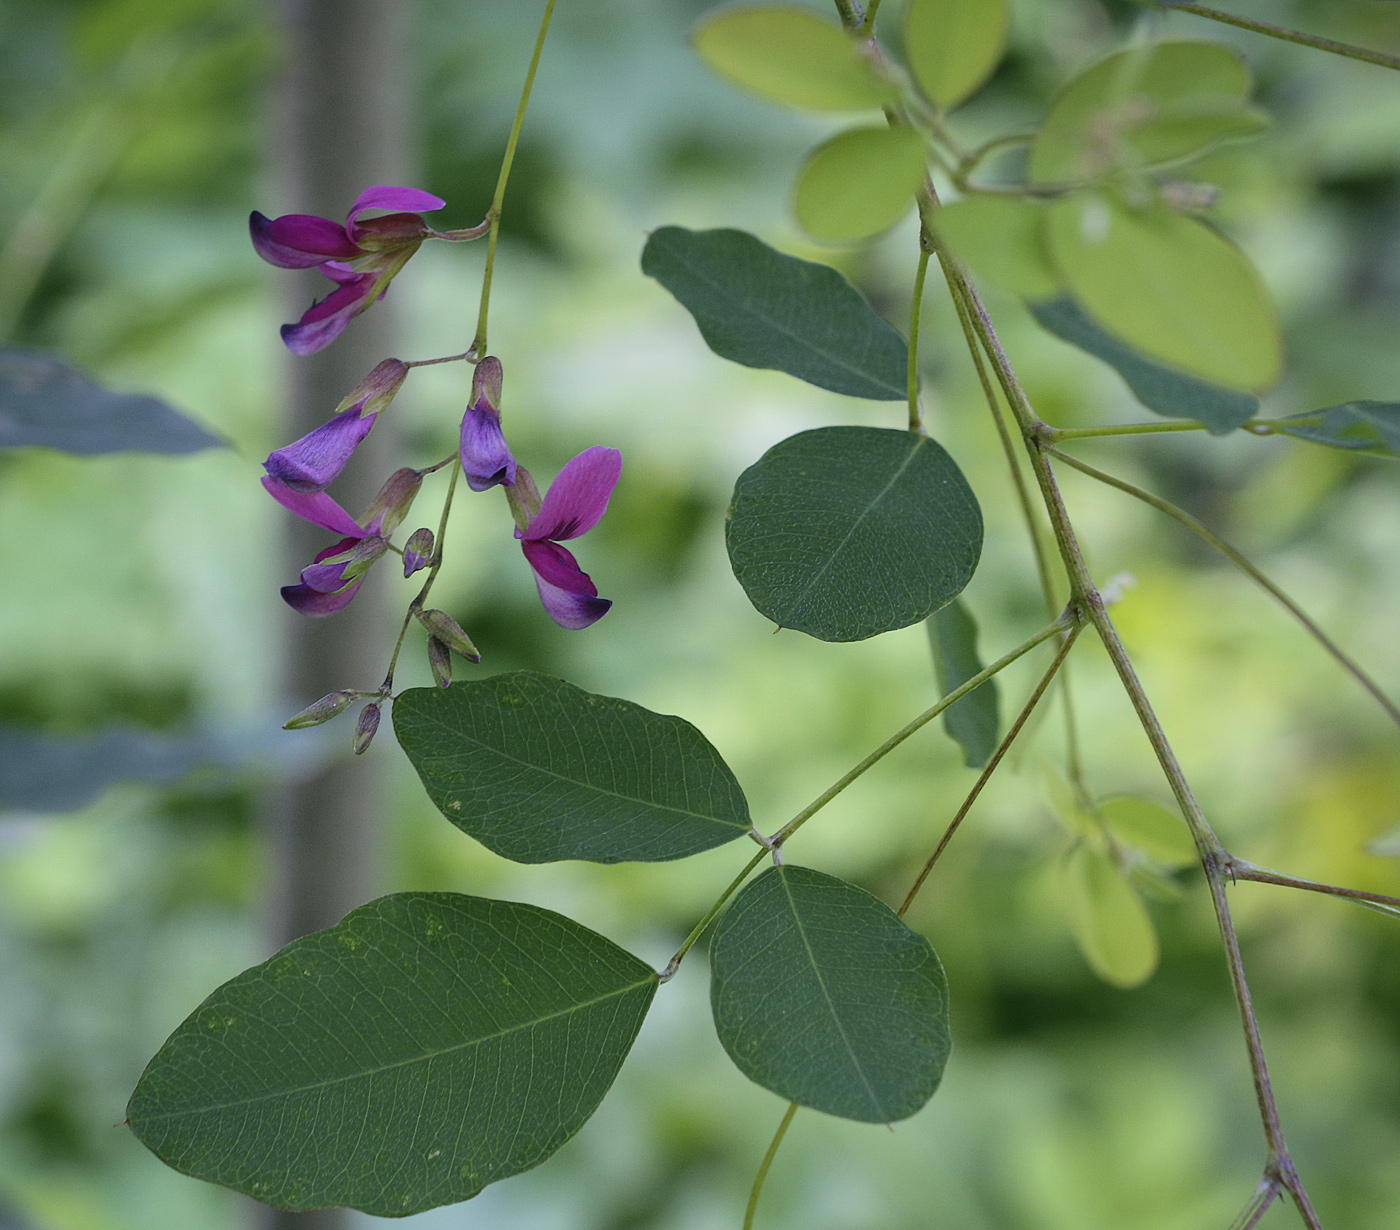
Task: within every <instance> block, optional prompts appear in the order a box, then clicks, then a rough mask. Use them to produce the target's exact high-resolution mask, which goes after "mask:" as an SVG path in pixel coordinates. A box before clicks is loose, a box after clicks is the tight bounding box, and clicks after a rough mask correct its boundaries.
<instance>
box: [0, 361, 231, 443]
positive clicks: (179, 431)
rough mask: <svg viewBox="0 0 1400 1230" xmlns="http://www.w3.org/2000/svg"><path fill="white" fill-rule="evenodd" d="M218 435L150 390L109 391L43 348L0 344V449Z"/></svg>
mask: <svg viewBox="0 0 1400 1230" xmlns="http://www.w3.org/2000/svg"><path fill="white" fill-rule="evenodd" d="M224 444H225V441H223V440H221V439H220V438H219V437H218V436H215V435H213V434H211V433H210V432H208V431H205V430H204V428H203V427H201V426H199V424H197V423H196V422H195V421H194V420H193V419H189V418H186V417H185V416H184V415H183V414H181V413H180V412H179V411H178V410H174V409H172V408H171V407H170V406H168V405H166V404H165V403H164V402H163V401H159V400H157V399H156V398H154V397H145V396H143V395H141V394H138V393H113V392H110V391H109V390H107V389H104V388H102V387H101V385H97V384H94V383H93V382H92V381H91V380H89V379H88V378H87V377H86V376H84V375H83V373H82V372H80V371H78V370H77V369H76V368H74V367H70V366H69V365H68V364H66V363H63V362H61V361H60V360H58V359H54V358H51V357H50V356H48V355H42V354H36V353H33V352H32V351H27V350H0V448H23V447H25V446H27V445H39V446H41V447H44V448H56V449H61V450H62V451H63V452H65V453H75V454H77V455H78V456H80V457H92V456H97V455H99V454H102V453H128V452H130V453H166V454H182V453H195V452H198V451H199V450H200V449H205V448H221V447H223V446H224Z"/></svg>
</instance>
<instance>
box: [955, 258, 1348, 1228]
mask: <svg viewBox="0 0 1400 1230" xmlns="http://www.w3.org/2000/svg"><path fill="white" fill-rule="evenodd" d="M929 239H930V242H932V243H933V244H934V245H935V248H936V249H938V250H939V256H940V259H941V260H942V263H943V268H944V272H945V275H946V276H947V280H948V288H949V291H950V293H951V294H952V295H953V298H954V300H955V301H960V302H962V303H963V305H964V306H965V308H966V310H967V312H968V315H969V318H970V320H971V322H972V327H973V331H974V332H975V333H976V335H977V339H978V341H979V343H980V345H981V348H982V349H983V350H984V351H985V352H986V355H987V358H988V360H989V361H990V362H991V365H992V368H993V370H994V371H995V372H996V375H997V380H998V382H999V383H1000V385H1001V388H1002V392H1003V393H1004V394H1005V396H1006V400H1007V403H1008V404H1009V405H1010V407H1011V410H1012V413H1013V414H1014V415H1015V417H1016V422H1017V425H1018V426H1019V427H1020V429H1021V435H1022V437H1023V439H1024V441H1025V444H1026V449H1027V452H1028V453H1029V456H1030V461H1031V469H1032V472H1033V473H1034V475H1035V479H1036V483H1037V485H1038V486H1039V488H1040V493H1041V497H1042V499H1043V500H1044V503H1045V508H1046V512H1047V513H1048V514H1049V516H1050V524H1051V527H1052V529H1053V531H1054V534H1055V541H1056V544H1057V546H1058V547H1059V550H1060V556H1061V558H1062V559H1063V561H1064V564H1065V569H1066V571H1067V572H1068V574H1069V579H1070V587H1071V592H1072V595H1073V597H1072V599H1071V600H1072V601H1077V602H1078V603H1079V604H1081V605H1082V608H1083V610H1084V612H1085V614H1086V615H1087V617H1088V619H1089V621H1090V622H1091V623H1092V624H1093V625H1094V628H1095V630H1096V631H1097V632H1098V634H1099V639H1100V640H1101V641H1102V642H1103V645H1104V648H1105V649H1106V650H1107V652H1108V656H1109V658H1110V660H1111V661H1112V662H1113V665H1114V669H1115V670H1116V671H1117V673H1118V678H1119V680H1120V681H1121V683H1122V685H1123V688H1124V690H1125V691H1126V692H1127V694H1128V698H1129V700H1130V701H1131V703H1132V706H1133V709H1134V710H1135V712H1136V713H1137V716H1138V720H1139V722H1140V723H1141V725H1142V728H1143V730H1144V732H1145V733H1146V735H1147V738H1148V741H1149V742H1150V743H1151V745H1152V749H1153V751H1154V752H1155V753H1156V756H1157V761H1158V763H1159V764H1160V765H1161V768H1162V772H1163V773H1164V774H1165V776H1166V778H1167V781H1168V783H1169V784H1170V786H1171V789H1172V793H1173V794H1174V795H1175V796H1176V799H1177V802H1178V804H1179V805H1180V807H1181V810H1182V814H1183V815H1184V816H1185V817H1186V822H1187V824H1188V825H1189V826H1190V829H1191V836H1192V838H1193V839H1194V841H1195V843H1196V851H1197V854H1198V855H1199V856H1200V859H1201V866H1202V868H1203V869H1204V871H1205V875H1206V880H1207V882H1208V884H1209V886H1210V894H1211V902H1212V904H1213V906H1214V908H1215V915H1216V921H1217V924H1218V926H1219V928H1220V934H1221V939H1222V941H1223V943H1224V947H1225V958H1226V964H1227V967H1228V969H1229V974H1230V983H1231V987H1232V989H1233V991H1234V995H1235V1002H1236V1004H1237V1006H1238V1008H1239V1013H1240V1019H1241V1022H1242V1024H1243V1027H1244V1034H1245V1044H1246V1048H1247V1050H1248V1052H1249V1062H1250V1069H1251V1073H1252V1076H1253V1080H1254V1090H1255V1096H1256V1099H1257V1101H1258V1104H1259V1114H1260V1118H1261V1120H1262V1122H1263V1127H1264V1136H1265V1140H1266V1143H1267V1145H1268V1151H1269V1156H1268V1161H1267V1163H1266V1167H1265V1173H1266V1174H1267V1175H1270V1176H1273V1177H1276V1178H1277V1179H1278V1182H1279V1183H1280V1184H1281V1185H1282V1186H1283V1187H1284V1189H1285V1190H1287V1191H1288V1193H1289V1195H1290V1196H1292V1198H1293V1202H1294V1204H1295V1205H1296V1206H1297V1208H1298V1211H1299V1213H1300V1214H1301V1215H1302V1218H1303V1221H1304V1223H1305V1224H1306V1225H1307V1226H1308V1227H1309V1230H1322V1226H1321V1223H1320V1222H1319V1221H1318V1219H1317V1214H1316V1213H1315V1212H1314V1211H1313V1209H1312V1205H1311V1202H1310V1201H1309V1199H1308V1195H1307V1191H1306V1189H1305V1188H1304V1187H1303V1184H1302V1182H1301V1180H1300V1179H1299V1178H1298V1175H1297V1172H1296V1171H1295V1170H1294V1168H1293V1162H1292V1159H1291V1158H1290V1157H1289V1154H1288V1147H1287V1144H1286V1142H1285V1140H1284V1136H1283V1128H1282V1125H1281V1123H1280V1121H1279V1114H1278V1104H1277V1101H1276V1099H1275V1097H1274V1092H1273V1086H1272V1084H1271V1083H1270V1080H1269V1071H1268V1064H1267V1062H1266V1060H1265V1057H1264V1047H1263V1043H1262V1041H1261V1039H1260V1036H1259V1025H1258V1020H1257V1018H1256V1016H1255V1012H1254V1005H1253V1001H1252V999H1251V996H1250V992H1249V984H1248V982H1247V980H1246V978H1245V973H1244V961H1243V958H1242V957H1241V955H1240V947H1239V937H1238V934H1237V933H1236V930H1235V924H1234V919H1233V918H1232V916H1231V914H1230V906H1229V902H1228V900H1227V899H1226V891H1225V873H1224V871H1223V865H1224V864H1225V861H1226V860H1227V859H1228V858H1229V855H1228V854H1227V852H1226V851H1225V849H1224V847H1223V846H1222V845H1221V843H1220V839H1219V838H1218V837H1217V836H1216V834H1215V831H1214V830H1213V829H1212V828H1211V826H1210V822H1209V821H1208V820H1207V819H1206V816H1205V813H1204V811H1203V810H1202V808H1201V805H1200V803H1199V802H1198V801H1197V799H1196V796H1195V792H1194V791H1193V790H1192V789H1191V785H1190V783H1189V782H1188V781H1187V779H1186V775H1185V773H1184V772H1183V771H1182V768H1181V765H1180V764H1179V763H1178V762H1177V759H1176V754H1175V753H1174V752H1173V751H1172V747H1171V744H1170V743H1169V742H1168V741H1167V737H1166V734H1165V732H1164V731H1163V730H1162V726H1161V723H1160V722H1159V721H1158V719H1157V715H1156V713H1155V712H1154V711H1153V708H1152V704H1151V702H1150V701H1149V700H1148V698H1147V693H1146V691H1145V690H1144V688H1143V686H1142V682H1141V681H1140V680H1139V679H1138V677H1137V672H1136V671H1135V670H1134V668H1133V664H1132V661H1131V660H1130V659H1129V657H1128V653H1127V650H1126V649H1125V648H1124V646H1123V642H1122V640H1121V639H1120V638H1119V636H1118V632H1117V629H1115V628H1114V626H1113V621H1112V620H1111V619H1110V618H1109V615H1108V611H1107V608H1106V607H1105V605H1104V601H1103V597H1102V595H1101V594H1100V593H1099V591H1098V589H1097V587H1096V586H1095V585H1094V582H1093V579H1092V577H1091V576H1090V575H1089V569H1088V566H1087V564H1086V563H1085V560H1084V553H1083V551H1082V549H1081V548H1080V546H1079V541H1078V538H1077V536H1076V535H1075V532H1074V527H1073V525H1072V524H1071V522H1070V519H1069V513H1068V511H1067V510H1066V508H1065V504H1064V499H1063V497H1062V496H1061V494H1060V489H1059V486H1058V484H1057V483H1056V481H1055V475H1054V473H1053V472H1052V470H1051V468H1050V462H1049V459H1048V458H1047V457H1046V456H1045V453H1044V451H1043V449H1042V446H1041V441H1042V439H1043V433H1044V431H1045V427H1046V425H1045V424H1044V423H1042V422H1041V420H1040V417H1039V416H1038V415H1037V414H1036V413H1035V410H1034V408H1033V407H1032V406H1031V403H1030V399H1029V398H1028V397H1027V396H1026V393H1025V390H1024V389H1023V388H1022V387H1021V384H1020V381H1019V380H1018V379H1017V377H1016V373H1015V370H1014V369H1013V368H1012V366H1011V361H1010V359H1009V358H1008V357H1007V355H1006V352H1005V350H1004V349H1003V348H1002V345H1001V339H1000V338H999V337H998V336H997V333H996V330H995V328H994V327H993V325H992V322H991V318H990V317H989V316H988V314H987V309H986V307H985V306H984V305H983V303H982V300H981V298H980V297H979V296H978V294H977V291H976V288H975V287H973V285H972V284H971V282H970V281H969V280H968V278H967V275H966V274H965V273H964V272H963V270H962V267H961V266H960V265H959V264H958V263H957V261H956V258H954V257H952V256H951V255H950V254H948V253H947V252H946V251H943V250H941V249H939V242H938V238H937V232H936V230H930V232H929Z"/></svg>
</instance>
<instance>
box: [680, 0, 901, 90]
mask: <svg viewBox="0 0 1400 1230" xmlns="http://www.w3.org/2000/svg"><path fill="white" fill-rule="evenodd" d="M693 42H694V46H695V50H696V52H697V53H698V54H699V56H700V58H701V59H702V60H704V61H705V63H706V64H707V65H709V67H710V68H711V69H713V70H714V71H715V72H716V73H718V74H719V75H720V76H721V77H723V78H725V80H727V81H729V82H730V83H732V84H733V85H737V86H738V87H740V89H744V90H748V91H749V92H750V93H753V94H757V95H758V96H759V97H760V98H766V99H768V100H769V101H770V102H779V103H787V104H789V105H790V106H794V107H807V108H810V109H811V110H813V111H862V110H865V109H867V108H870V107H878V106H880V105H881V104H882V103H885V102H888V101H889V100H890V99H891V98H892V97H893V96H894V88H893V86H891V85H890V84H889V83H888V82H886V81H885V80H884V79H883V78H881V76H880V75H879V73H877V72H876V71H875V68H874V67H873V65H872V64H871V62H870V61H869V60H868V59H867V58H866V57H865V56H864V55H862V54H861V52H860V49H859V47H858V46H857V44H856V41H855V39H854V38H853V37H852V36H851V35H849V34H847V33H846V31H844V30H843V29H841V27H840V26H838V25H837V24H836V23H835V22H832V21H827V20H825V19H823V18H822V17H819V16H818V15H817V14H816V13H814V12H813V11H812V10H811V9H803V8H796V7H794V6H792V5H787V4H752V5H743V6H741V7H736V8H723V9H720V10H719V11H718V12H716V13H714V14H713V15H712V16H710V17H707V18H706V19H705V20H704V21H702V22H701V23H700V24H699V25H698V26H697V27H696V28H695V33H694V35H693Z"/></svg>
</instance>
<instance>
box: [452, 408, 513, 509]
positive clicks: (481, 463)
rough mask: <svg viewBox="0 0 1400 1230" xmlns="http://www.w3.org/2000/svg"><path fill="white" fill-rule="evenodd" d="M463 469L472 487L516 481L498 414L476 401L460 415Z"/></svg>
mask: <svg viewBox="0 0 1400 1230" xmlns="http://www.w3.org/2000/svg"><path fill="white" fill-rule="evenodd" d="M461 457H462V473H463V474H464V475H466V479H467V486H468V487H470V488H471V489H472V490H473V491H488V490H490V489H491V488H492V487H494V486H496V484H497V483H504V484H505V485H506V486H507V487H510V486H512V485H513V484H514V483H515V457H514V456H513V455H512V454H511V451H510V447H509V446H508V445H507V444H506V438H505V436H503V435H502V434H501V416H500V415H499V414H497V413H496V412H495V411H494V410H492V409H490V407H488V406H485V405H484V404H483V403H481V402H478V403H477V404H476V405H475V406H468V407H467V412H466V414H465V415H463V417H462V443H461Z"/></svg>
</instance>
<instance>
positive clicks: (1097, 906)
mask: <svg viewBox="0 0 1400 1230" xmlns="http://www.w3.org/2000/svg"><path fill="white" fill-rule="evenodd" d="M1063 867H1064V885H1065V895H1066V902H1067V904H1068V906H1069V916H1070V925H1071V927H1072V928H1073V931H1074V938H1075V941H1076V942H1077V943H1078V944H1079V951H1080V952H1082V953H1083V954H1084V959H1085V960H1086V961H1087V962H1088V963H1089V965H1090V968H1092V969H1093V971H1094V973H1096V974H1097V975H1098V976H1099V977H1100V978H1102V979H1103V980H1104V981H1105V982H1108V983H1112V985H1114V986H1116V987H1123V988H1125V989H1126V988H1128V987H1136V986H1141V985H1142V984H1143V983H1144V982H1146V981H1147V980H1148V979H1149V978H1151V977H1152V975H1153V973H1154V972H1155V970H1156V969H1157V957H1158V952H1157V932H1156V929H1155V928H1154V927H1153V926H1152V919H1151V918H1150V917H1149V915H1148V913H1147V907H1146V906H1145V905H1143V903H1142V898H1141V897H1139V896H1138V895H1137V893H1136V892H1135V891H1134V890H1133V888H1132V886H1131V885H1130V884H1129V883H1128V882H1127V881H1126V880H1125V879H1124V878H1123V877H1122V876H1121V875H1120V874H1119V873H1118V869H1117V868H1116V867H1115V866H1114V865H1113V864H1112V863H1111V862H1110V861H1109V860H1108V859H1107V858H1105V857H1104V856H1103V855H1102V854H1100V853H1099V852H1098V851H1097V850H1095V849H1093V848H1092V847H1091V846H1087V845H1080V846H1078V847H1076V848H1075V849H1074V850H1072V851H1070V853H1069V855H1068V856H1067V857H1066V859H1065V860H1064V864H1063Z"/></svg>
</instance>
